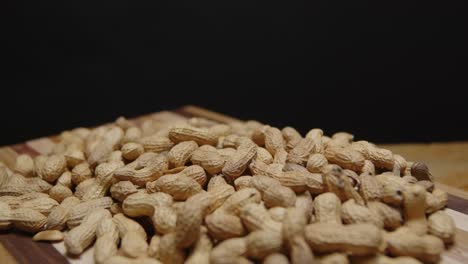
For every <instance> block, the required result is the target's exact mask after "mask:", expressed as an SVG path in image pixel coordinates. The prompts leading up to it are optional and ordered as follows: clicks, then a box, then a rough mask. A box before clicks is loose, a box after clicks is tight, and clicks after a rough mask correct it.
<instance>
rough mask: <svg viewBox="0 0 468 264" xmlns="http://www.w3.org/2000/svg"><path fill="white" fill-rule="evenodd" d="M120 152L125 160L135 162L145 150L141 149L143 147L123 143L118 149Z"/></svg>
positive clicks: (132, 143) (131, 143) (136, 144)
mask: <svg viewBox="0 0 468 264" xmlns="http://www.w3.org/2000/svg"><path fill="white" fill-rule="evenodd" d="M120 151H122V157H123V158H125V159H126V160H135V159H137V158H138V157H139V156H140V155H141V154H143V152H144V151H145V149H144V148H143V145H141V144H138V143H134V142H129V143H125V144H124V145H123V146H122V148H121V149H120Z"/></svg>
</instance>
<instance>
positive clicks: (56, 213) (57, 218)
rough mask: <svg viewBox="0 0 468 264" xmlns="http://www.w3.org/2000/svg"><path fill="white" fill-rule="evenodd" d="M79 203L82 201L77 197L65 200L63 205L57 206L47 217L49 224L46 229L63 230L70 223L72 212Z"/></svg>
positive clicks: (47, 223)
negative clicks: (70, 213)
mask: <svg viewBox="0 0 468 264" xmlns="http://www.w3.org/2000/svg"><path fill="white" fill-rule="evenodd" d="M79 203H80V200H79V199H78V198H76V197H75V196H70V197H68V198H65V199H64V200H63V201H62V203H60V205H59V206H56V207H55V208H54V209H53V210H52V211H51V212H50V214H49V215H48V216H47V222H46V224H45V226H44V227H45V228H46V229H56V230H62V229H63V228H64V227H65V225H66V223H67V221H68V217H69V212H70V210H71V209H72V208H73V207H74V206H75V205H77V204H79Z"/></svg>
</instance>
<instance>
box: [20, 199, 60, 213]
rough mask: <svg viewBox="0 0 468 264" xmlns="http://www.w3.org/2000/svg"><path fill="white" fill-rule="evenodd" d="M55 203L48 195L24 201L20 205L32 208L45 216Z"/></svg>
mask: <svg viewBox="0 0 468 264" xmlns="http://www.w3.org/2000/svg"><path fill="white" fill-rule="evenodd" d="M57 205H59V203H58V202H57V201H55V200H54V199H51V198H48V197H40V198H36V199H32V200H28V201H25V202H23V203H22V204H21V206H20V207H21V208H29V209H33V210H35V211H38V212H39V213H42V214H43V215H46V216H47V215H48V214H49V213H50V212H51V211H52V209H53V208H54V207H55V206H57Z"/></svg>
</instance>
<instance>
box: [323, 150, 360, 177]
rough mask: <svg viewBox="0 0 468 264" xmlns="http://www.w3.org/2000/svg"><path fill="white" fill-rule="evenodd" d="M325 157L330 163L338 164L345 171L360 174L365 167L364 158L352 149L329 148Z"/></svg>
mask: <svg viewBox="0 0 468 264" xmlns="http://www.w3.org/2000/svg"><path fill="white" fill-rule="evenodd" d="M324 155H325V157H326V158H327V159H328V161H329V162H331V163H335V164H338V165H340V166H341V167H342V168H344V169H350V170H353V171H356V172H359V171H361V169H362V167H363V166H364V160H365V158H364V156H362V154H361V153H359V152H357V151H355V150H352V149H350V148H336V147H333V148H327V149H326V150H325V152H324Z"/></svg>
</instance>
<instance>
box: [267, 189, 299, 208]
mask: <svg viewBox="0 0 468 264" xmlns="http://www.w3.org/2000/svg"><path fill="white" fill-rule="evenodd" d="M262 198H263V201H264V203H265V206H266V207H267V208H271V207H275V206H281V207H291V206H294V204H295V203H296V194H295V193H294V191H293V190H292V189H291V188H288V187H285V186H281V185H280V186H270V187H269V188H267V189H265V190H264V191H263V192H262Z"/></svg>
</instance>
